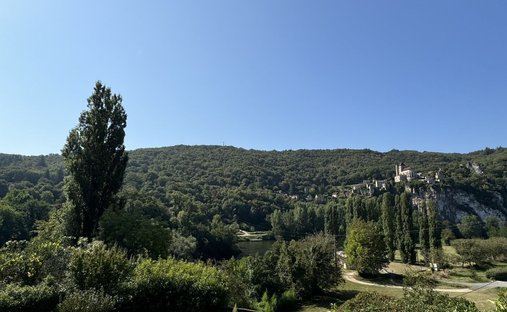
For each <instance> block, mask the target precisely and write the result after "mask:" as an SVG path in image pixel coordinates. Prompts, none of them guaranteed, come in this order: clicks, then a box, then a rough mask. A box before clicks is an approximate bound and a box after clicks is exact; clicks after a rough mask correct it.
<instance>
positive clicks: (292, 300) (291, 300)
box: [276, 289, 299, 312]
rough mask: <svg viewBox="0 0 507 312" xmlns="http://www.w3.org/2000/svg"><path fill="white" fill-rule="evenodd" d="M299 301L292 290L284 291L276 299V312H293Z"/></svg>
mask: <svg viewBox="0 0 507 312" xmlns="http://www.w3.org/2000/svg"><path fill="white" fill-rule="evenodd" d="M298 302H299V299H298V297H297V295H296V292H295V291H294V290H292V289H291V290H287V291H285V292H284V293H283V294H282V295H281V296H280V298H279V299H278V305H277V306H276V310H277V311H281V312H282V311H293V310H294V308H295V307H296V306H297V304H298Z"/></svg>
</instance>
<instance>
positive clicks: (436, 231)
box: [427, 201, 442, 249]
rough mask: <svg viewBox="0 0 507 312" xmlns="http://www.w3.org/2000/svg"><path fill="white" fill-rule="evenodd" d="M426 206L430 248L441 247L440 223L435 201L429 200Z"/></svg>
mask: <svg viewBox="0 0 507 312" xmlns="http://www.w3.org/2000/svg"><path fill="white" fill-rule="evenodd" d="M427 206H428V228H429V241H430V247H431V248H432V249H440V248H442V224H441V222H440V219H439V217H438V211H437V209H436V207H435V202H434V201H429V202H428V204H427Z"/></svg>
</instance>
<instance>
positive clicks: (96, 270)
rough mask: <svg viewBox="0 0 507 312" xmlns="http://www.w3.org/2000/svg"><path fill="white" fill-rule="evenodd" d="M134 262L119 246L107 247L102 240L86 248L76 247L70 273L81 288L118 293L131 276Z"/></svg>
mask: <svg viewBox="0 0 507 312" xmlns="http://www.w3.org/2000/svg"><path fill="white" fill-rule="evenodd" d="M132 267H133V264H132V262H131V261H130V260H129V259H128V258H127V254H126V253H125V252H124V251H123V250H121V249H119V248H117V247H111V248H107V247H106V245H104V244H103V243H101V242H100V241H95V242H93V243H91V244H90V245H89V246H88V247H86V248H76V249H74V252H73V253H72V256H71V259H70V263H69V275H70V278H71V280H72V282H73V283H74V285H76V287H77V288H78V289H80V290H84V289H91V288H93V289H96V290H103V291H105V292H106V293H107V294H116V293H118V292H119V289H120V287H121V285H122V283H123V282H124V281H126V280H127V278H128V277H129V275H130V273H131V271H132V269H133V268H132Z"/></svg>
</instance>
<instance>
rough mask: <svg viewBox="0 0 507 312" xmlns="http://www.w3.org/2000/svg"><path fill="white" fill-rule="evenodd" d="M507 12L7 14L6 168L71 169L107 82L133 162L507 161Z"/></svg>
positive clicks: (459, 1) (474, 4) (389, 7)
mask: <svg viewBox="0 0 507 312" xmlns="http://www.w3.org/2000/svg"><path fill="white" fill-rule="evenodd" d="M506 11H507V1H503V0H497V1H495V0H491V1H464V0H455V1H445V0H443V1H442V0H439V1H406V0H403V1H401V0H400V1H394V0H393V1H377V0H375V1H373V0H372V1H338V0H329V1H324V0H323V1H307V0H306V1H297V0H287V1H283V0H276V1H272V0H249V1H247V0H244V1H243V0H241V1H239V0H231V1H219V0H213V1H189V0H185V1H125V0H123V1H111V0H109V1H95V0H93V1H64V0H61V1H51V0H48V1H38V0H33V1H28V0H27V1H19V0H4V1H1V2H0V84H1V89H0V90H1V92H0V152H3V153H19V154H35V155H37V154H47V153H59V152H60V150H61V148H62V146H63V144H64V143H65V139H66V137H67V134H68V132H69V130H70V129H71V128H72V127H74V126H75V125H76V124H77V120H78V117H79V113H80V112H81V111H82V110H84V109H85V108H86V98H87V97H88V96H90V94H91V92H92V88H93V85H94V82H95V81H96V80H101V81H102V82H103V83H104V84H106V85H108V86H109V87H111V89H112V90H113V92H115V93H120V94H121V95H122V96H123V98H124V106H125V108H126V110H127V114H128V126H127V137H126V145H127V148H128V149H135V148H140V147H156V146H169V145H175V144H192V145H193V144H220V145H221V144H226V145H233V146H237V147H244V148H254V149H264V150H272V149H277V150H284V149H299V148H308V149H315V148H370V149H374V150H379V151H388V150H390V149H393V148H394V149H400V150H403V149H412V150H420V151H424V150H426V151H443V152H469V151H473V150H477V149H482V148H484V147H486V146H489V147H497V146H506V145H507V127H506V126H507V123H506V122H507V19H506V18H505V12H506Z"/></svg>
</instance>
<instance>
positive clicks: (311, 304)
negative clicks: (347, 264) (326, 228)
mask: <svg viewBox="0 0 507 312" xmlns="http://www.w3.org/2000/svg"><path fill="white" fill-rule="evenodd" d="M443 249H444V252H445V253H446V254H448V255H456V250H455V249H454V248H453V247H451V246H444V247H443ZM396 258H397V259H399V253H398V252H397V253H396ZM494 266H507V263H495V264H494ZM386 269H387V272H389V273H390V274H389V275H387V274H386V275H385V276H384V277H383V278H377V279H364V280H365V281H368V282H372V283H378V284H383V285H400V284H401V281H400V275H404V274H405V273H406V272H407V271H411V272H419V271H427V272H428V274H429V275H430V276H431V277H432V278H433V279H434V280H435V281H436V282H437V284H436V287H437V288H454V287H461V286H459V285H452V283H453V282H467V283H477V282H488V281H489V279H488V278H486V275H485V272H486V270H487V269H471V268H468V267H465V268H461V267H460V266H458V265H456V266H455V267H454V268H453V269H451V270H444V271H440V272H435V273H433V274H431V273H430V272H429V271H428V268H427V267H425V266H421V265H408V264H404V263H401V262H392V263H390V264H389V266H388V267H387V268H386ZM357 279H358V280H361V278H359V277H357ZM463 287H465V286H463ZM366 291H369V292H373V291H375V292H378V293H382V294H385V295H388V296H392V297H396V298H399V297H401V296H403V289H400V288H389V287H380V286H370V285H362V284H356V283H352V282H349V281H345V282H344V283H343V284H341V285H340V286H338V287H337V288H336V289H334V290H333V291H330V292H329V293H327V294H326V295H324V296H319V297H315V298H313V300H309V301H307V302H305V303H304V304H303V305H302V306H301V307H300V308H299V309H298V310H297V311H300V312H324V311H329V308H330V306H331V303H338V304H340V303H343V302H345V301H347V300H349V299H352V298H353V297H355V296H356V295H357V294H358V293H360V292H366ZM504 291H507V289H500V288H492V289H482V290H477V291H473V292H469V293H447V294H448V295H449V296H450V297H463V298H466V299H468V300H470V301H473V302H474V303H475V305H476V306H477V308H479V309H480V310H481V311H485V312H486V311H487V312H489V311H494V310H495V304H494V301H495V300H496V299H497V296H498V294H499V293H500V292H504Z"/></svg>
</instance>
